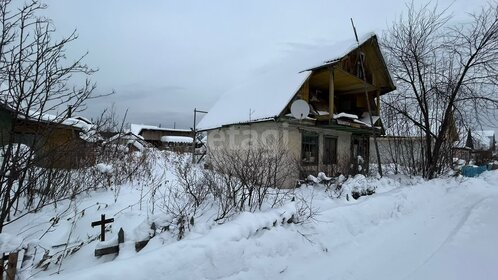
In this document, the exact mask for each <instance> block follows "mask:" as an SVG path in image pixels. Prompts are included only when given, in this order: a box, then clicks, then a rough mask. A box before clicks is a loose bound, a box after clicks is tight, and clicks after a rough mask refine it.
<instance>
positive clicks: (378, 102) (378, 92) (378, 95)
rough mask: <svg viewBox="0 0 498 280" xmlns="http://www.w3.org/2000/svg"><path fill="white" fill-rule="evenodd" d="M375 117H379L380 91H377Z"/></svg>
mask: <svg viewBox="0 0 498 280" xmlns="http://www.w3.org/2000/svg"><path fill="white" fill-rule="evenodd" d="M377 116H380V89H378V90H377Z"/></svg>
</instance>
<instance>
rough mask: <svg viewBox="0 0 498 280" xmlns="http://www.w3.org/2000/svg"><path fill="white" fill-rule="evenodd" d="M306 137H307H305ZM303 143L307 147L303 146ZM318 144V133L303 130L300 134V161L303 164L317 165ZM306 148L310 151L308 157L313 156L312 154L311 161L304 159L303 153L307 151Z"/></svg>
mask: <svg viewBox="0 0 498 280" xmlns="http://www.w3.org/2000/svg"><path fill="white" fill-rule="evenodd" d="M306 138H308V139H306ZM310 139H313V140H310ZM305 145H307V146H308V147H309V148H308V149H306V148H305ZM313 146H314V149H313ZM319 146H320V135H318V134H316V133H309V132H308V133H306V132H303V133H302V134H301V163H302V164H303V165H318V158H319V156H320V151H319V148H320V147H319ZM307 150H310V152H311V153H312V154H311V155H310V157H312V156H313V154H314V160H313V161H306V160H305V153H306V152H307Z"/></svg>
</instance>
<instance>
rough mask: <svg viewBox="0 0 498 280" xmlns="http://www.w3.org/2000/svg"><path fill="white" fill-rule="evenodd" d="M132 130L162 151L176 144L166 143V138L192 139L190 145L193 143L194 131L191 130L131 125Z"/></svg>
mask: <svg viewBox="0 0 498 280" xmlns="http://www.w3.org/2000/svg"><path fill="white" fill-rule="evenodd" d="M130 130H131V132H132V133H134V134H135V135H138V136H141V137H142V138H143V139H144V140H145V141H146V142H148V143H151V144H152V145H154V146H155V147H157V148H161V149H164V148H166V147H168V145H169V144H170V143H176V142H167V141H166V142H164V141H163V140H165V139H166V138H163V137H165V136H178V137H190V139H191V140H190V143H192V131H191V130H189V129H176V128H162V127H158V126H152V125H142V124H131V129H130ZM182 139H184V138H182Z"/></svg>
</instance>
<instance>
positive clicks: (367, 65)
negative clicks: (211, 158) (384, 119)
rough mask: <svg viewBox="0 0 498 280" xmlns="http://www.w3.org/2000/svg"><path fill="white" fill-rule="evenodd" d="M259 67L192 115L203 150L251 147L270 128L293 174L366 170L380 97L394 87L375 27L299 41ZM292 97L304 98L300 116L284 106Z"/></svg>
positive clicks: (376, 128) (378, 122) (378, 126)
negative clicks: (334, 39)
mask: <svg viewBox="0 0 498 280" xmlns="http://www.w3.org/2000/svg"><path fill="white" fill-rule="evenodd" d="M327 58H329V59H327ZM323 59H327V60H325V61H324V60H323ZM316 60H318V61H321V62H319V63H318V64H316V66H314V67H309V65H310V64H311V65H313V63H314V62H313V61H316ZM362 61H363V65H364V69H365V71H363V70H362V67H361V65H362V64H361V62H362ZM261 72H262V73H260V74H259V75H258V76H256V77H255V78H254V79H253V80H252V81H249V82H247V83H246V84H244V85H240V86H238V87H236V88H235V89H234V90H232V91H229V92H227V93H226V94H225V95H224V96H222V97H221V98H220V100H219V101H218V102H217V103H216V104H215V105H214V107H212V108H211V109H210V110H209V113H208V114H207V115H206V116H205V117H204V118H203V119H202V120H201V122H200V123H199V125H198V127H200V129H201V130H202V131H207V147H208V150H209V151H208V155H209V154H210V153H214V152H216V150H219V149H243V148H246V147H244V146H247V145H245V144H246V143H248V142H247V140H249V142H250V143H251V145H250V146H251V147H258V146H261V145H264V143H267V141H266V140H267V138H268V136H269V135H272V137H273V138H275V137H276V138H278V139H279V141H280V142H281V144H282V145H284V146H285V148H286V149H287V150H288V151H289V152H290V153H292V154H293V156H294V157H295V158H296V159H297V160H298V161H299V162H300V165H301V173H302V174H298V171H296V178H297V177H298V176H299V175H301V176H302V175H307V174H316V173H317V172H319V171H323V172H326V173H328V174H329V175H335V174H337V173H343V174H351V173H357V172H362V173H363V172H366V171H367V170H368V159H369V153H370V147H369V138H370V137H371V136H372V135H373V133H376V134H381V133H382V123H381V120H380V117H379V110H380V98H381V96H382V95H384V94H386V93H388V92H390V91H392V90H394V89H395V86H394V84H393V81H392V79H391V76H390V74H389V71H388V69H387V67H386V64H385V61H384V58H383V56H382V53H381V50H380V48H379V44H378V41H377V36H376V35H375V34H367V35H366V36H364V37H363V38H362V39H361V40H360V42H359V44H357V43H356V42H355V41H347V42H343V43H339V44H334V45H331V46H318V47H309V48H303V49H298V50H296V51H294V52H292V53H290V54H289V56H288V57H287V58H285V59H282V60H281V61H279V62H278V63H276V64H275V65H274V67H273V69H264V71H261ZM296 100H304V101H305V102H306V103H307V104H309V109H310V110H309V111H310V113H309V114H308V115H307V116H305V118H304V119H302V120H298V119H296V118H294V117H293V115H292V114H291V110H290V108H291V106H292V104H293V102H294V101H296ZM368 105H370V110H369V108H368V107H369V106H368ZM370 116H372V118H370ZM371 119H372V121H373V125H372V123H371V121H370V120H371ZM262 143H263V144H262ZM306 173H307V174H306ZM294 179H295V178H294Z"/></svg>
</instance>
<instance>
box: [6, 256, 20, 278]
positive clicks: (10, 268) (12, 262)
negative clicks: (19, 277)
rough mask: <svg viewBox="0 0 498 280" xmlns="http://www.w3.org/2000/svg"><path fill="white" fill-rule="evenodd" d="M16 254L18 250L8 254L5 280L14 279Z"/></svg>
mask: <svg viewBox="0 0 498 280" xmlns="http://www.w3.org/2000/svg"><path fill="white" fill-rule="evenodd" d="M17 254H18V252H13V253H10V254H9V260H8V264H7V280H15V279H16V268H17Z"/></svg>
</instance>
